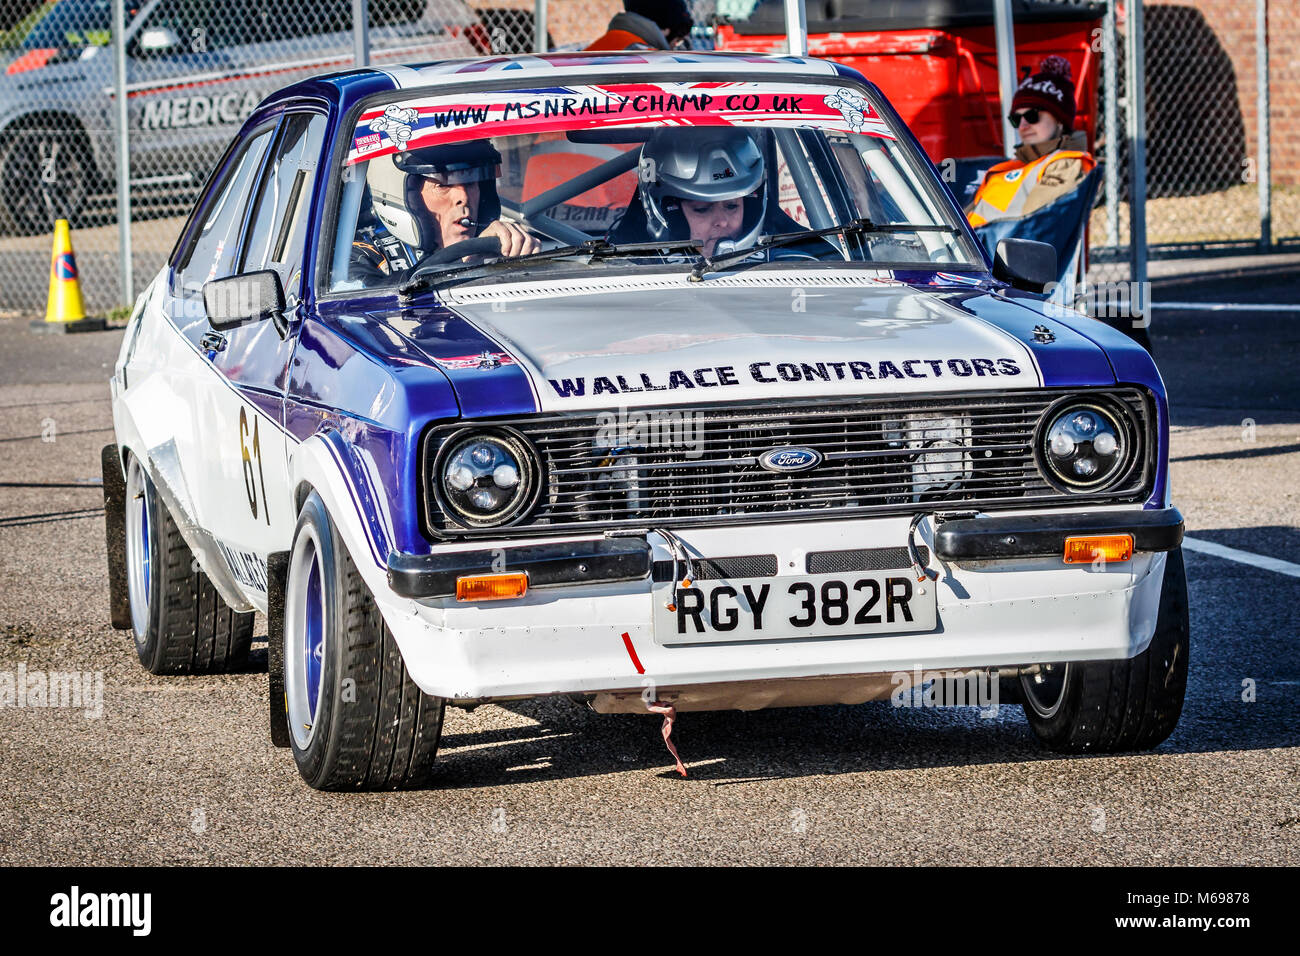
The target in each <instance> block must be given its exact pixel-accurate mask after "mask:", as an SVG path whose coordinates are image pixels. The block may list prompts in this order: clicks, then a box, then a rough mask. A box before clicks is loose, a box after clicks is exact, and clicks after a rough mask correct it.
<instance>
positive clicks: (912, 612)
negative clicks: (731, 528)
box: [654, 570, 938, 644]
mask: <svg viewBox="0 0 1300 956" xmlns="http://www.w3.org/2000/svg"><path fill="white" fill-rule="evenodd" d="M679 583H680V582H669V581H664V582H661V583H658V584H656V585H655V588H654V635H655V643H657V644H704V643H716V642H719V641H777V640H789V639H791V638H796V637H853V636H856V635H861V634H900V633H906V632H915V631H933V630H934V629H935V627H936V626H937V625H938V612H937V607H936V601H935V588H934V582H933V581H928V580H927V581H920V582H918V581H917V580H916V578H915V576H914V575H913V574H912V572H911V571H907V570H903V571H864V572H858V573H850V574H806V575H799V576H795V577H771V578H731V579H727V580H713V581H693V582H692V583H691V586H690V587H689V588H683V587H678V586H676V585H677V584H679ZM674 589H675V594H673V592H674ZM670 595H671V596H672V600H671V603H672V604H673V605H674V610H669V609H668V608H667V607H666V605H667V604H668V603H669V602H670Z"/></svg>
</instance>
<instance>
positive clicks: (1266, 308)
mask: <svg viewBox="0 0 1300 956" xmlns="http://www.w3.org/2000/svg"><path fill="white" fill-rule="evenodd" d="M1150 308H1153V309H1177V310H1179V311H1183V312H1300V305H1296V304H1291V305H1274V304H1271V303H1262V302H1152V303H1151V304H1150Z"/></svg>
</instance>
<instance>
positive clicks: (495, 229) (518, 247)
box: [479, 219, 542, 259]
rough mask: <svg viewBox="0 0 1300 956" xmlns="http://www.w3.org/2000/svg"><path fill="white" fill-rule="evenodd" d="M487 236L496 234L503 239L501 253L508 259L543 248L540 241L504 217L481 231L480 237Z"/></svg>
mask: <svg viewBox="0 0 1300 956" xmlns="http://www.w3.org/2000/svg"><path fill="white" fill-rule="evenodd" d="M487 236H496V237H497V238H498V239H500V240H501V255H502V257H503V258H507V259H509V258H513V257H515V256H526V255H530V254H532V253H534V252H538V251H539V250H540V249H541V248H542V247H541V245H540V244H539V243H538V241H537V240H536V239H534V238H533V237H532V236H530V235H529V234H528V233H527V232H525V231H524V230H523V229H522V228H521V227H519V226H517V225H515V224H514V223H513V222H506V221H505V220H504V219H498V220H497V221H496V222H494V223H492V224H491V225H490V226H488V227H487V228H486V229H484V230H483V231H482V232H480V233H479V237H480V238H485V237H487Z"/></svg>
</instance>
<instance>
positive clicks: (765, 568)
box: [654, 554, 776, 581]
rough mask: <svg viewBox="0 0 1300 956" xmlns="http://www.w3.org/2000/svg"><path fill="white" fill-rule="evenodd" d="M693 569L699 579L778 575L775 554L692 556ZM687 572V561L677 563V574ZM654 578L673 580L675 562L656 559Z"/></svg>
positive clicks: (713, 579)
mask: <svg viewBox="0 0 1300 956" xmlns="http://www.w3.org/2000/svg"><path fill="white" fill-rule="evenodd" d="M691 571H692V573H693V574H694V575H695V580H697V581H724V580H726V579H727V578H771V577H775V576H776V555H775V554H748V555H744V556H743V557H737V558H692V559H691ZM685 573H686V564H685V562H681V561H679V562H678V563H677V574H678V576H679V577H680V576H681V575H683V574H685ZM654 579H655V580H656V581H671V580H672V579H673V563H672V562H671V561H656V562H655V563H654Z"/></svg>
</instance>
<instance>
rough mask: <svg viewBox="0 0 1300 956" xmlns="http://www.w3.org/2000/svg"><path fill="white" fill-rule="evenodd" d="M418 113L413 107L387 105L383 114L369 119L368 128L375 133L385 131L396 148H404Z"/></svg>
mask: <svg viewBox="0 0 1300 956" xmlns="http://www.w3.org/2000/svg"><path fill="white" fill-rule="evenodd" d="M417 116H418V114H417V113H416V112H415V110H413V109H407V108H405V107H401V106H389V107H388V108H387V109H385V110H384V115H383V116H376V117H375V118H374V119H372V120H371V121H370V128H371V129H372V130H374V131H375V132H376V133H387V134H388V138H389V139H391V140H392V141H393V143H394V144H395V145H396V146H397V148H398V149H405V148H406V141H407V140H408V139H410V138H411V127H412V126H414V125H415V120H416V117H417Z"/></svg>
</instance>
